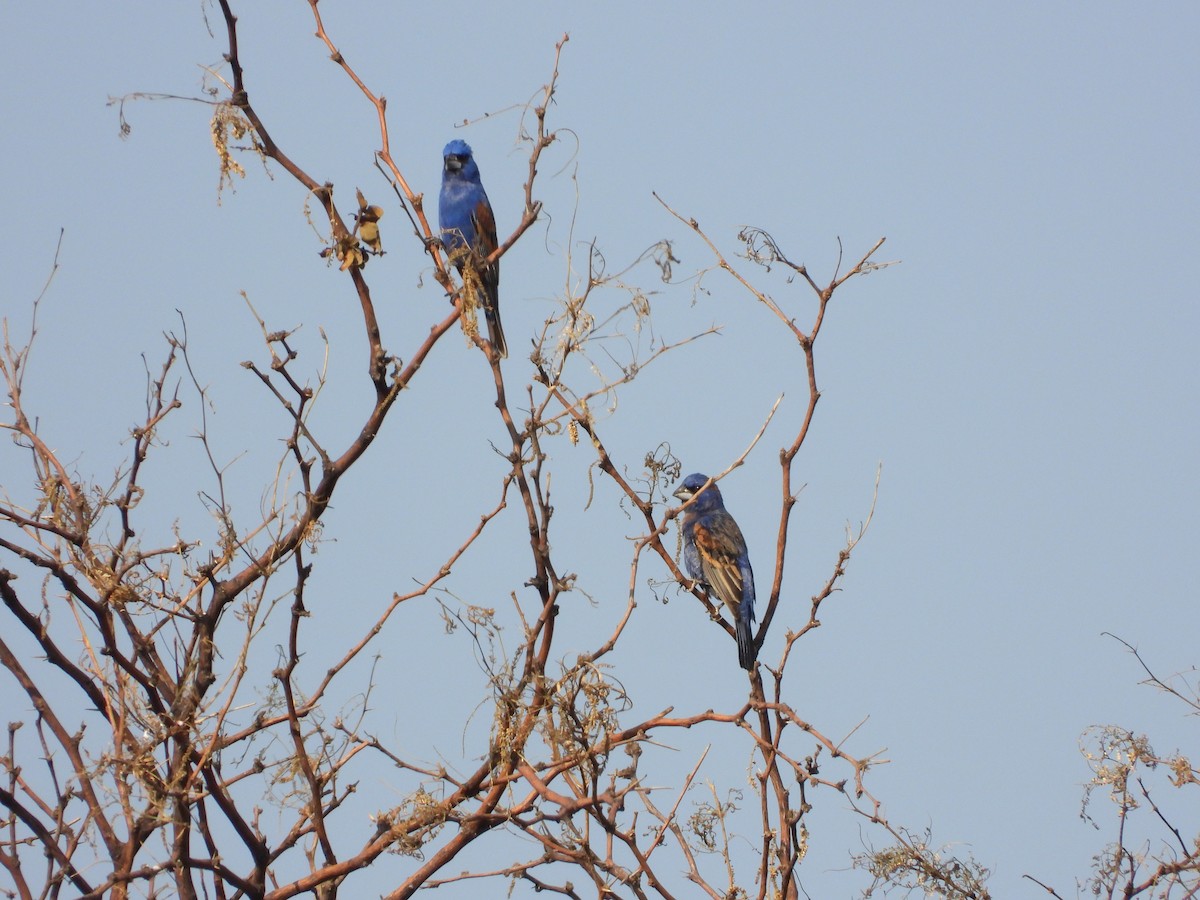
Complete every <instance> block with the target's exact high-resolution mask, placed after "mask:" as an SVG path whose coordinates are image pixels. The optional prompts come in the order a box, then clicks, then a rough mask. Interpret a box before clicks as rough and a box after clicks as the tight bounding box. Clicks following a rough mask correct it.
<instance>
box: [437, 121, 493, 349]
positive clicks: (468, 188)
mask: <svg viewBox="0 0 1200 900" xmlns="http://www.w3.org/2000/svg"><path fill="white" fill-rule="evenodd" d="M438 228H439V229H440V230H441V236H442V244H443V245H444V246H445V247H446V252H447V253H448V254H449V255H450V258H451V260H453V262H454V264H455V265H456V266H457V267H458V270H459V272H462V271H463V268H464V267H465V266H468V265H470V266H473V267H474V268H475V271H476V273H477V274H478V276H479V283H480V285H481V286H482V294H483V296H482V297H480V298H479V301H480V305H481V306H482V307H483V314H484V316H485V317H486V318H487V324H488V340H490V341H491V342H492V346H493V347H495V348H496V352H497V353H499V354H500V356H502V357H504V356H508V344H507V343H506V342H505V340H504V329H503V328H501V327H500V263H499V261H495V262H492V263H490V264H485V263H484V260H486V259H487V258H488V256H490V255H491V253H492V251H494V250H495V249H496V248H497V247H498V246H499V241H498V240H497V238H496V217H495V216H494V215H493V213H492V204H491V203H490V202H489V201H488V196H487V192H486V191H484V189H483V182H482V181H481V180H480V178H479V166H478V165H476V164H475V156H474V155H473V154H472V152H471V148H470V146H468V145H467V142H466V141H461V140H453V141H451V142H450V143H448V144H447V145H446V148H445V149H444V150H443V151H442V192H441V195H440V196H439V197H438Z"/></svg>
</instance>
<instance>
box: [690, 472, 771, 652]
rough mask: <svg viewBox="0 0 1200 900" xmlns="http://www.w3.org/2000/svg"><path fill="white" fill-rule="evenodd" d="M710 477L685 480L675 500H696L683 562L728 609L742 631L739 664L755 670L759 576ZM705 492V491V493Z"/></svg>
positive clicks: (700, 476) (738, 642)
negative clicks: (755, 611) (755, 597)
mask: <svg viewBox="0 0 1200 900" xmlns="http://www.w3.org/2000/svg"><path fill="white" fill-rule="evenodd" d="M706 481H708V476H707V475H701V474H700V473H699V472H697V473H695V474H693V475H689V476H688V477H687V478H685V479H683V484H681V485H680V486H679V489H678V490H677V491H675V496H676V497H678V498H679V499H680V500H683V501H684V502H686V501H688V500H690V499H691V498H692V497H695V498H696V499H695V501H694V502H693V503H692V505H691V506H689V507H687V509H685V510H684V511H683V521H682V524H681V526H680V528H681V530H682V531H683V560H684V563H685V564H686V565H687V570H688V574H689V575H691V576H692V577H693V578H695V579H696V580H697V581H699V582H700V583H701V584H702V585H704V589H705V590H706V591H708V592H709V593H710V594H714V595H716V597H717V599H718V600H720V601H721V602H722V603H724V604H725V606H726V607H728V608H729V611H730V613H731V614H732V615H733V624H734V627H735V629H736V631H737V645H738V664H739V665H741V667H742V668H743V669H745V670H747V671H749V670H750V669H752V668H754V659H755V656H756V655H757V654H756V653H755V651H754V631H753V628H752V626H753V623H754V571H753V570H752V569H751V568H750V553H749V551H748V550H747V549H746V539H745V538H744V537H742V529H740V528H738V524H737V522H735V521H734V520H733V516H731V515H730V514H729V513H728V512H727V511H726V509H725V501H724V500H723V499H722V497H721V491H720V489H719V488H718V487H717V486H716V485H715V484H710V485H709V486H708V487H704V484H705V482H706ZM702 488H703V490H701V489H702Z"/></svg>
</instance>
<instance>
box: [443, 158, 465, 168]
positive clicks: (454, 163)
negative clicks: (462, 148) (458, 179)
mask: <svg viewBox="0 0 1200 900" xmlns="http://www.w3.org/2000/svg"><path fill="white" fill-rule="evenodd" d="M462 167H463V161H462V157H460V156H447V157H446V171H447V172H457V171H458V170H459V169H461V168H462Z"/></svg>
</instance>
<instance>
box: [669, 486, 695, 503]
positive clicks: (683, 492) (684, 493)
mask: <svg viewBox="0 0 1200 900" xmlns="http://www.w3.org/2000/svg"><path fill="white" fill-rule="evenodd" d="M671 496H672V497H678V498H679V499H680V500H682V501H683V502H684V503H686V502H687V501H688V500H689V499H691V496H692V492H691V491H689V490H688V489H687V488H685V487H680V488H679V489H678V490H676V491H675V493H674V494H672V495H671Z"/></svg>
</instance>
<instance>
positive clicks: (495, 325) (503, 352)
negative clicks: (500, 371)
mask: <svg viewBox="0 0 1200 900" xmlns="http://www.w3.org/2000/svg"><path fill="white" fill-rule="evenodd" d="M483 314H484V317H485V318H486V319H487V325H488V340H489V341H491V342H492V346H493V347H495V348H496V352H497V353H498V354H500V358H501V359H508V342H507V341H506V340H504V329H503V328H502V327H501V326H500V314H499V313H497V312H496V311H495V310H494V309H484V311H483Z"/></svg>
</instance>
